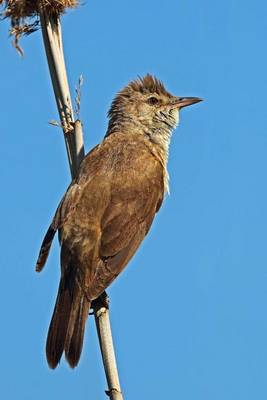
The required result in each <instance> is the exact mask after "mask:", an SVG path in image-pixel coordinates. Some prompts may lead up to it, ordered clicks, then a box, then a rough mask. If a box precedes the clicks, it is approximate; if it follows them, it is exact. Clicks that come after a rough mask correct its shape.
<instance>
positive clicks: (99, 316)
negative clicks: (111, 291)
mask: <svg viewBox="0 0 267 400" xmlns="http://www.w3.org/2000/svg"><path fill="white" fill-rule="evenodd" d="M108 303H109V299H108V297H107V294H106V293H105V292H104V293H103V295H102V296H100V297H99V298H98V299H97V300H95V301H94V302H93V308H94V315H95V323H96V327H97V333H98V338H99V343H100V349H101V354H102V360H103V364H104V368H105V373H106V378H107V383H108V387H109V390H107V391H106V394H107V396H109V398H110V399H111V400H123V396H122V392H121V387H120V381H119V375H118V369H117V364H116V357H115V352H114V346H113V340H112V332H111V326H110V318H109V308H108Z"/></svg>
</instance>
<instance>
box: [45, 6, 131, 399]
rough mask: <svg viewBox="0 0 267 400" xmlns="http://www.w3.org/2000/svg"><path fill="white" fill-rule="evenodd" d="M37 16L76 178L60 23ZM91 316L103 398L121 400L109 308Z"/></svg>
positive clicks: (78, 144) (76, 139)
mask: <svg viewBox="0 0 267 400" xmlns="http://www.w3.org/2000/svg"><path fill="white" fill-rule="evenodd" d="M39 13H40V21H41V28H42V34H43V41H44V46H45V51H46V56H47V61H48V65H49V70H50V75H51V80H52V84H53V89H54V93H55V98H56V103H57V107H58V112H59V117H60V121H61V126H62V129H63V133H64V138H65V143H66V150H67V154H68V160H69V166H70V170H71V176H72V178H75V177H76V176H77V173H78V170H79V166H80V163H81V161H82V160H83V158H84V143H83V132H82V124H81V122H80V120H76V121H75V120H74V113H73V108H72V104H71V96H70V90H69V85H68V79H67V72H66V67H65V61H64V53H63V45H62V35H61V25H60V20H59V18H57V17H55V16H49V15H47V13H46V11H45V10H44V9H42V7H40V11H39ZM94 315H95V323H96V327H97V332H98V339H99V344H100V349H101V353H102V359H103V364H104V368H105V373H106V379H107V383H108V388H109V390H108V391H106V394H107V395H108V396H109V398H110V399H111V400H123V397H122V393H121V389H120V383H119V376H118V370H117V365H116V358H115V352H114V347H113V340H112V333H111V326H110V319H109V310H108V306H107V305H105V304H103V302H102V301H99V302H98V301H95V302H94Z"/></svg>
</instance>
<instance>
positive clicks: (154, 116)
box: [107, 75, 201, 142]
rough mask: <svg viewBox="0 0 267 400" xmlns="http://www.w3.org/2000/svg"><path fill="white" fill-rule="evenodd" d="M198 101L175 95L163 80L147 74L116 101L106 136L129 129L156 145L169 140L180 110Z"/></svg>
mask: <svg viewBox="0 0 267 400" xmlns="http://www.w3.org/2000/svg"><path fill="white" fill-rule="evenodd" d="M199 101H201V99H199V98H198V97H176V96H173V95H172V94H170V93H169V92H168V91H167V90H166V89H165V87H164V85H163V83H162V82H161V81H159V80H158V79H157V78H155V77H153V76H151V75H146V76H145V77H144V78H138V79H137V80H134V81H132V82H130V83H129V84H128V85H127V86H126V87H125V88H123V89H122V90H121V91H120V92H119V93H118V94H117V96H116V97H115V99H114V100H113V102H112V104H111V108H110V110H109V113H108V116H109V119H110V122H109V128H108V133H107V134H110V133H112V132H114V131H122V130H124V129H125V128H129V131H132V130H134V131H138V132H139V133H143V134H146V135H149V136H150V138H151V140H152V141H153V140H154V141H155V142H159V141H162V139H164V138H165V139H164V140H167V139H169V137H170V134H171V132H172V130H173V129H174V128H175V127H176V126H177V124H178V122H179V112H180V110H181V108H183V107H187V106H189V105H191V104H194V103H198V102H199Z"/></svg>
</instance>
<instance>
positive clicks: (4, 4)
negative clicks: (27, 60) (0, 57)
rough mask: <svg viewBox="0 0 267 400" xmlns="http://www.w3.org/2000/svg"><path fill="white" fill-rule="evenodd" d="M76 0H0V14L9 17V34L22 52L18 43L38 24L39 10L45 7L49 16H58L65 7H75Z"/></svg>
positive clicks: (34, 29) (35, 28)
mask: <svg viewBox="0 0 267 400" xmlns="http://www.w3.org/2000/svg"><path fill="white" fill-rule="evenodd" d="M77 5H78V0H0V7H1V8H2V10H3V11H2V12H1V16H2V17H3V18H10V31H9V33H10V35H12V36H14V38H15V40H14V45H15V47H16V49H17V50H18V51H19V53H20V54H22V49H21V48H20V47H19V45H18V41H19V38H20V37H21V36H22V35H29V34H30V33H32V32H34V31H36V30H37V29H38V25H39V17H38V14H39V10H40V8H43V9H45V11H46V13H47V14H48V15H50V16H59V15H60V14H62V13H64V11H65V10H66V9H67V8H75V7H77Z"/></svg>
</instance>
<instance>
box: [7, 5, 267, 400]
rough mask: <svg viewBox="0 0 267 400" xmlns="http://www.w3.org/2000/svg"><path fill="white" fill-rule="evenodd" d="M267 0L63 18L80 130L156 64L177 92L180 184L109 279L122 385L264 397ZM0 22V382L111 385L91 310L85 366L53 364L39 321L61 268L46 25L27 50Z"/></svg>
mask: <svg viewBox="0 0 267 400" xmlns="http://www.w3.org/2000/svg"><path fill="white" fill-rule="evenodd" d="M266 13H267V3H266V2H265V1H263V0H259V1H257V2H256V3H255V2H251V1H248V0H243V1H241V0H235V1H232V0H225V1H224V2H219V3H218V2H214V1H211V0H203V1H201V2H199V1H197V0H192V1H190V2H188V1H186V0H165V1H164V2H163V1H160V0H154V1H150V0H149V1H145V2H144V1H141V0H136V1H135V2H125V1H123V0H114V1H110V2H105V3H104V2H99V1H90V2H89V1H88V2H85V3H84V4H83V5H82V6H80V7H79V8H78V9H77V10H75V11H70V12H69V13H67V15H66V16H64V18H63V31H64V42H65V52H66V61H67V65H68V71H69V79H70V86H71V87H72V88H74V86H75V83H76V82H77V80H78V77H79V75H80V74H81V73H82V74H83V76H84V86H83V93H82V111H81V117H82V120H83V123H84V131H85V144H86V149H87V150H89V149H90V148H91V147H92V146H94V145H95V144H96V143H98V142H99V141H100V140H101V139H102V137H103V135H104V133H105V129H106V126H107V119H106V112H107V109H108V107H109V104H110V102H111V100H112V98H113V96H114V94H115V93H116V91H118V90H119V89H120V88H121V87H122V86H123V85H125V84H126V83H127V82H128V81H129V80H130V79H132V78H135V77H136V76H137V75H143V74H145V73H147V72H150V73H153V74H155V75H156V76H157V77H159V78H160V79H162V80H163V82H164V83H165V84H166V86H167V88H168V89H169V90H170V91H171V92H172V93H173V94H176V95H180V96H199V97H203V98H204V99H205V102H203V103H200V104H198V105H196V106H192V107H190V108H188V109H185V110H183V111H182V114H181V123H180V127H179V128H178V129H177V130H176V132H175V134H174V136H173V140H172V144H171V149H170V160H169V172H170V177H171V181H170V189H171V195H170V196H169V197H168V198H167V199H166V201H165V203H164V205H163V207H162V209H161V210H160V213H159V214H158V216H157V218H156V221H155V223H154V224H153V227H152V230H151V232H150V233H149V235H148V237H147V238H146V240H145V241H144V243H143V244H142V246H141V248H140V249H139V251H138V253H137V254H136V256H135V257H134V259H133V260H132V261H131V263H130V265H129V267H128V269H127V270H126V271H125V272H124V273H123V275H122V276H120V278H119V279H118V280H117V281H116V283H114V284H113V285H112V287H111V288H110V289H109V294H110V297H111V303H112V305H111V319H112V327H113V334H114V340H115V344H116V352H117V358H118V364H119V368H120V375H121V383H122V388H123V391H124V393H125V398H126V399H127V400H133V399H139V400H145V399H146V400H147V399H152V398H153V399H155V400H162V399H176V398H177V399H183V400H196V399H198V400H226V399H227V400H236V399H242V400H251V399H257V400H263V399H266V397H267V379H266V375H267V362H266V360H267V313H266V304H267V268H266V266H267V246H266V243H267V210H266V204H267V190H266V169H267V157H266V152H267V128H266V126H267V112H266V92H267V74H266V70H267V56H266V54H267V50H266V49H267V39H266V38H267V20H266ZM7 30H8V24H7V22H5V21H4V22H1V24H0V37H1V46H0V59H1V63H0V82H1V100H0V105H1V111H0V115H1V146H0V163H1V165H0V176H1V183H2V191H1V211H2V213H1V223H2V229H1V233H0V240H1V248H2V250H1V253H0V262H1V291H0V309H1V320H2V324H1V332H0V338H1V341H0V343H1V345H0V347H1V350H0V351H1V367H0V371H1V381H2V382H1V387H0V396H1V398H5V399H11V400H15V399H19V400H33V399H35V398H36V397H37V396H38V399H39V400H42V399H47V398H51V399H61V398H64V399H65V400H69V399H73V398H75V399H89V398H90V399H104V398H106V397H105V395H104V389H105V388H106V383H105V376H104V373H103V369H102V364H101V359H100V352H99V348H98V342H97V338H96V333H95V326H94V321H93V319H92V318H90V321H89V323H88V327H87V332H86V338H85V345H84V351H83V354H82V359H81V362H80V364H79V366H78V368H77V369H75V370H74V371H72V370H70V369H69V368H68V367H67V365H66V363H65V361H64V360H62V362H61V364H60V367H59V368H58V369H57V370H55V371H51V370H49V369H48V367H47V364H46V360H45V355H44V346H45V337H46V332H47V328H48V324H49V320H50V317H51V313H52V309H53V306H54V301H55V296H56V292H57V286H58V280H59V262H58V259H59V249H58V244H57V243H56V242H55V243H54V246H53V250H52V253H51V256H50V258H49V262H48V265H47V267H46V269H45V270H44V272H43V273H42V274H41V275H38V274H36V273H35V272H34V264H35V260H36V257H37V253H38V250H39V246H40V243H41V240H42V236H43V234H44V232H45V230H46V228H47V226H48V224H49V221H50V219H51V217H52V215H53V213H54V210H55V208H56V206H57V204H58V202H59V200H60V198H61V196H62V194H63V193H64V191H65V189H66V187H67V185H68V184H69V180H70V176H69V171H68V165H67V160H66V154H65V148H64V142H63V138H62V135H61V132H60V130H59V129H58V128H55V127H52V126H50V125H49V124H48V121H49V120H51V119H57V118H58V117H57V111H56V107H55V102H54V98H53V93H52V89H51V84H50V81H49V75H48V69H47V65H46V60H45V57H44V51H43V46H42V42H41V35H40V32H37V33H35V34H33V35H31V36H29V37H27V38H25V39H23V40H22V42H21V43H22V46H23V48H24V51H25V57H24V58H23V59H21V58H20V57H19V56H18V55H17V54H16V52H15V50H14V49H13V48H12V47H11V45H10V40H9V39H8V35H7Z"/></svg>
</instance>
